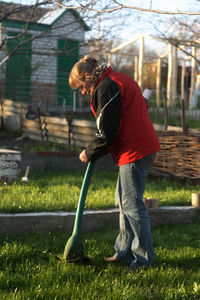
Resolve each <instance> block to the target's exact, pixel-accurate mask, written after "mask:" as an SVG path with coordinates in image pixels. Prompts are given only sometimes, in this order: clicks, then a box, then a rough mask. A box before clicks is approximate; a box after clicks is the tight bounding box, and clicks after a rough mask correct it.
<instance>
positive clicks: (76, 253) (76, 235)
mask: <svg viewBox="0 0 200 300" xmlns="http://www.w3.org/2000/svg"><path fill="white" fill-rule="evenodd" d="M93 166H94V162H89V163H88V166H87V169H86V172H85V176H84V179H83V183H82V187H81V192H80V197H79V201H78V207H77V211H76V217H75V222H74V229H73V232H72V235H71V237H70V238H69V240H68V241H67V243H66V246H65V250H64V256H63V260H64V261H74V262H75V261H79V260H84V259H85V258H86V255H85V252H84V244H83V242H82V240H81V238H80V233H81V228H82V219H83V210H84V206H85V199H86V196H87V191H88V187H89V183H90V179H91V176H92V171H93Z"/></svg>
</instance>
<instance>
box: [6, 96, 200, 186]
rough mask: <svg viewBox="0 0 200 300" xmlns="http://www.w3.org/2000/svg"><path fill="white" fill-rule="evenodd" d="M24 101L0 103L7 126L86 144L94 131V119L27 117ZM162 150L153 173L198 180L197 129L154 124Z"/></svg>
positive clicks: (45, 137) (43, 138)
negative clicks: (184, 130) (164, 126)
mask: <svg viewBox="0 0 200 300" xmlns="http://www.w3.org/2000/svg"><path fill="white" fill-rule="evenodd" d="M26 112H27V108H26V105H24V104H20V103H13V102H12V101H10V100H6V101H4V102H3V103H1V120H2V123H3V126H5V128H8V129H11V130H13V129H18V130H20V132H21V134H22V135H25V136H27V137H29V138H30V139H33V140H39V141H43V142H46V141H50V142H57V143H62V144H68V145H74V146H77V147H85V146H86V145H87V144H88V142H90V141H92V140H93V138H94V135H95V132H96V125H95V122H92V121H86V120H77V119H75V120H70V117H69V116H68V115H66V116H63V117H50V116H42V115H41V114H40V111H38V116H37V118H36V119H34V120H30V119H27V118H26ZM154 126H155V130H156V131H157V135H158V138H159V141H160V145H161V150H160V151H159V153H158V154H157V157H156V160H155V162H154V164H153V166H152V168H151V170H150V172H151V173H153V174H154V175H158V176H162V175H169V176H175V177H178V178H188V179H192V180H193V179H195V180H200V131H199V130H190V131H188V132H187V133H185V132H182V128H176V127H172V126H168V131H166V130H163V126H160V125H154Z"/></svg>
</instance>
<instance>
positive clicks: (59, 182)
mask: <svg viewBox="0 0 200 300" xmlns="http://www.w3.org/2000/svg"><path fill="white" fill-rule="evenodd" d="M83 177H84V170H82V171H75V170H66V171H64V172H54V171H48V172H45V173H44V172H43V173H31V174H30V177H29V182H28V183H22V182H21V181H17V182H15V183H14V184H13V185H4V184H3V183H1V184H0V195H1V198H0V212H28V211H55V210H64V211H74V210H75V209H76V206H77V203H78V199H79V193H80V189H81V184H82V180H83ZM116 180H117V171H116V172H111V171H110V172H109V171H97V170H94V173H93V176H92V180H91V184H90V187H89V190H88V195H87V199H86V204H85V209H109V208H113V207H115V204H114V194H115V185H116ZM192 192H200V184H198V185H189V184H186V183H184V184H183V183H181V182H178V181H169V180H167V179H164V178H160V177H158V178H150V177H149V178H148V180H147V185H146V191H145V194H144V197H146V198H158V199H159V205H162V206H169V205H172V206H176V205H191V193H192Z"/></svg>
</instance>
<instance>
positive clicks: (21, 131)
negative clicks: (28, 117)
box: [20, 101, 23, 136]
mask: <svg viewBox="0 0 200 300" xmlns="http://www.w3.org/2000/svg"><path fill="white" fill-rule="evenodd" d="M22 134H23V102H22V101H21V102H20V136H22Z"/></svg>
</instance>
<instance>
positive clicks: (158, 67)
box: [156, 57, 162, 107]
mask: <svg viewBox="0 0 200 300" xmlns="http://www.w3.org/2000/svg"><path fill="white" fill-rule="evenodd" d="M161 62H162V60H161V58H160V57H159V58H158V60H157V77H156V105H157V107H160V85H161Z"/></svg>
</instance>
